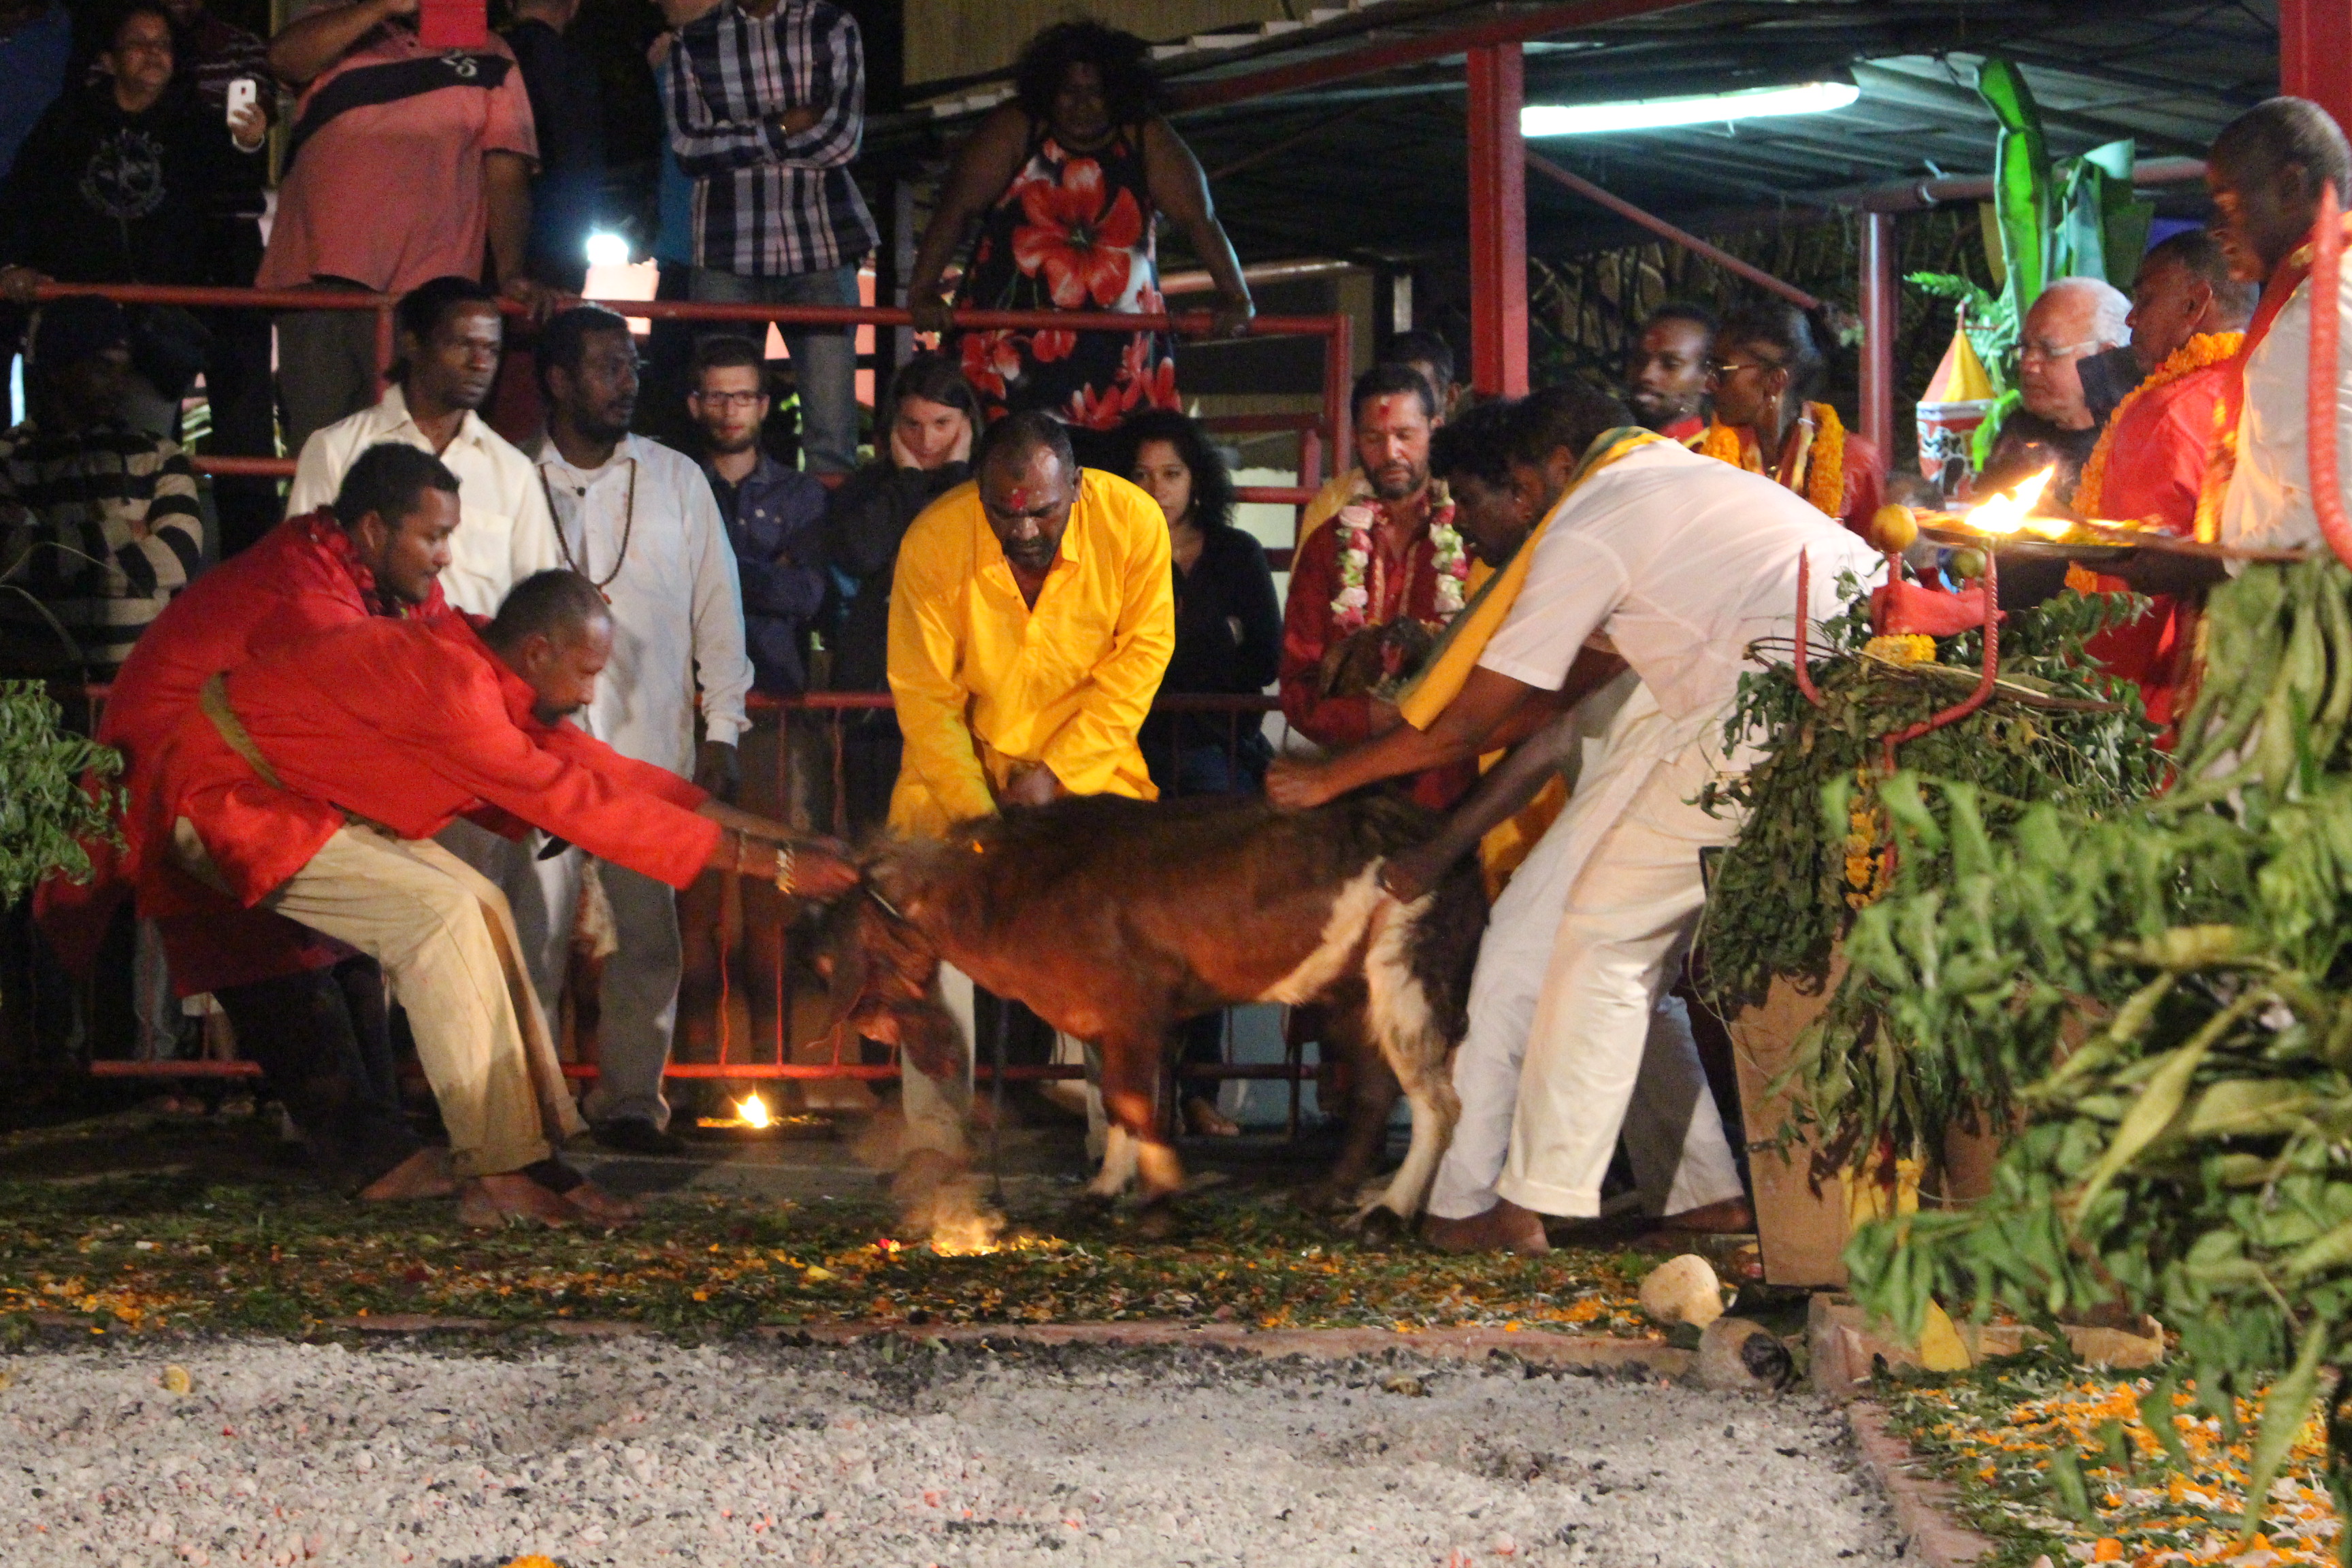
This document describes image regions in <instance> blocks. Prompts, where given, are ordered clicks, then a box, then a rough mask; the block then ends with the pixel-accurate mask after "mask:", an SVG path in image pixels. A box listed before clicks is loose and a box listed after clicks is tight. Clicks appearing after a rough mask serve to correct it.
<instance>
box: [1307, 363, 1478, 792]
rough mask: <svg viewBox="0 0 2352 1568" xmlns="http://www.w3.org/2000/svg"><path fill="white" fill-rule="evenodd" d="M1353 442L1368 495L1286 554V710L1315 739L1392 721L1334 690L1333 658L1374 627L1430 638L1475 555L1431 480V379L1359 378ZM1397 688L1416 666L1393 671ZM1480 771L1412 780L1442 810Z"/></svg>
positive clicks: (1385, 712)
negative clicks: (1407, 624) (1329, 666)
mask: <svg viewBox="0 0 2352 1568" xmlns="http://www.w3.org/2000/svg"><path fill="white" fill-rule="evenodd" d="M1354 413H1355V421H1356V452H1357V456H1358V457H1359V458H1360V459H1361V460H1362V463H1363V471H1364V477H1365V479H1367V480H1368V481H1369V482H1370V486H1371V494H1370V497H1368V498H1366V499H1364V500H1358V501H1355V502H1352V503H1350V504H1349V505H1348V506H1346V507H1344V508H1342V509H1341V510H1340V511H1339V515H1338V516H1336V517H1334V518H1333V519H1332V520H1331V523H1330V526H1329V527H1328V528H1318V529H1317V530H1316V531H1314V532H1313V533H1312V534H1310V535H1309V536H1308V537H1307V540H1306V542H1304V543H1302V544H1301V545H1300V546H1299V547H1298V553H1297V557H1296V559H1294V560H1293V561H1292V563H1291V567H1290V594H1289V600H1288V603H1287V605H1286V607H1285V609H1284V611H1283V624H1282V665H1281V681H1282V711H1283V716H1284V717H1285V718H1286V719H1288V720H1289V721H1290V725H1291V728H1293V729H1295V730H1297V731H1298V732H1299V733H1300V734H1302V735H1305V736H1306V737H1307V739H1308V740H1310V741H1313V742H1315V743H1316V744H1317V745H1318V746H1328V747H1332V748H1338V747H1342V746H1353V745H1358V744H1360V743H1361V742H1365V741H1367V740H1370V739H1371V738H1372V737H1374V736H1376V735H1382V734H1385V733H1387V732H1388V731H1391V730H1393V729H1394V728H1396V726H1397V723H1398V720H1397V710H1396V704H1395V703H1394V702H1392V701H1391V700H1388V699H1386V698H1383V697H1381V696H1380V695H1378V694H1377V689H1376V690H1374V691H1370V692H1355V691H1340V692H1335V691H1333V690H1332V689H1330V683H1329V681H1328V679H1327V677H1328V672H1327V671H1326V669H1325V668H1324V666H1325V663H1326V660H1327V656H1328V655H1329V654H1330V653H1331V652H1332V651H1333V650H1334V649H1335V648H1337V647H1339V645H1340V643H1342V642H1343V641H1345V640H1346V639H1347V638H1349V637H1353V636H1355V635H1356V634H1357V633H1359V632H1361V631H1364V630H1366V629H1367V628H1379V627H1381V626H1390V625H1392V624H1393V623H1396V622H1400V621H1414V622H1418V623H1419V624H1420V625H1421V626H1422V627H1423V629H1424V630H1425V631H1427V632H1428V633H1429V634H1430V636H1431V637H1435V636H1436V634H1437V633H1439V632H1442V631H1444V629H1445V625H1446V623H1447V622H1448V621H1450V620H1452V619H1453V618H1454V616H1455V615H1456V614H1457V613H1459V612H1460V610H1461V608H1462V604H1463V595H1464V585H1465V581H1466V579H1467V577H1468V575H1469V569H1470V560H1469V555H1468V552H1467V549H1466V547H1465V545H1464V543H1463V541H1462V535H1461V534H1460V532H1458V531H1456V530H1455V529H1454V507H1453V504H1452V502H1451V501H1449V500H1444V494H1443V491H1442V489H1439V488H1437V487H1435V486H1433V483H1432V481H1431V479H1430V474H1429V438H1430V431H1431V428H1432V426H1433V425H1434V424H1435V423H1436V421H1437V417H1438V415H1437V405H1436V399H1435V397H1434V396H1433V395H1432V393H1431V391H1430V386H1429V383H1428V382H1427V381H1426V380H1425V379H1424V378H1423V376H1422V374H1420V373H1419V372H1418V371H1416V370H1414V369H1413V368H1412V367H1411V366H1409V365H1402V364H1376V365H1374V366H1373V367H1372V368H1371V369H1370V370H1368V371H1366V372H1365V373H1364V374H1362V375H1360V376H1359V377H1358V378H1357V379H1356V385H1355V392H1354ZM1387 673H1388V675H1389V676H1390V677H1391V679H1389V680H1388V681H1386V682H1383V683H1381V684H1383V685H1386V686H1389V687H1391V688H1393V686H1395V685H1399V684H1402V678H1403V677H1406V676H1410V675H1412V673H1413V671H1412V669H1411V668H1399V669H1395V670H1390V671H1388V672H1387ZM1476 777H1477V770H1476V768H1475V765H1470V764H1463V765H1457V766H1454V767H1449V768H1443V769H1439V770H1437V771H1435V772H1433V773H1428V774H1426V775H1423V777H1421V778H1418V779H1416V780H1414V781H1413V788H1412V794H1413V798H1414V799H1415V800H1417V801H1419V802H1420V803H1421V804H1422V805H1426V806H1428V807H1430V808H1431V809H1432V810H1441V811H1442V810H1444V808H1445V807H1447V806H1449V805H1452V804H1453V803H1454V801H1455V800H1456V799H1458V798H1459V797H1460V796H1461V795H1462V794H1463V792H1464V791H1465V790H1466V789H1468V788H1469V787H1470V784H1471V782H1472V781H1473V780H1474V779H1475V778H1476Z"/></svg>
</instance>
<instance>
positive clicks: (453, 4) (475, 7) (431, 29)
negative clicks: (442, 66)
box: [416, 0, 490, 49]
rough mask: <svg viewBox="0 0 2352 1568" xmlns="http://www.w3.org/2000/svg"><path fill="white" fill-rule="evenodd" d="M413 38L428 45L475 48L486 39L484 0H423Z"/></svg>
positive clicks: (431, 47)
mask: <svg viewBox="0 0 2352 1568" xmlns="http://www.w3.org/2000/svg"><path fill="white" fill-rule="evenodd" d="M416 40H417V42H419V43H421V44H423V45H424V46H425V47H426V48H429V49H478V48H481V47H484V46H486V45H488V43H489V41H490V22H489V6H488V0H423V3H422V4H421V5H418V6H417V8H416Z"/></svg>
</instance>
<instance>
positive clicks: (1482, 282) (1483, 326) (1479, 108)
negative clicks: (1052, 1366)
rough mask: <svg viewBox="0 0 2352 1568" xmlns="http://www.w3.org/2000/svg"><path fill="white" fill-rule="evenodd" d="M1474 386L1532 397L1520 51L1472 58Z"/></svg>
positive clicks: (1477, 53)
mask: <svg viewBox="0 0 2352 1568" xmlns="http://www.w3.org/2000/svg"><path fill="white" fill-rule="evenodd" d="M1469 61H1470V379H1471V384H1472V385H1474V386H1475V387H1476V388H1477V389H1478V390H1479V391H1480V392H1482V393H1484V394H1486V395H1487V396H1490V397H1496V396H1500V397H1517V396H1519V395H1522V394H1523V393H1525V392H1526V391H1527V389H1528V167H1527V145H1526V143H1525V142H1522V141H1521V140H1520V137H1519V109H1520V106H1521V105H1522V104H1523V103H1525V102H1526V100H1527V86H1526V71H1525V68H1524V62H1523V60H1522V58H1521V55H1520V49H1519V46H1518V45H1517V44H1516V43H1509V44H1497V45H1495V46H1492V47H1484V48H1475V49H1472V50H1471V51H1470V57H1469Z"/></svg>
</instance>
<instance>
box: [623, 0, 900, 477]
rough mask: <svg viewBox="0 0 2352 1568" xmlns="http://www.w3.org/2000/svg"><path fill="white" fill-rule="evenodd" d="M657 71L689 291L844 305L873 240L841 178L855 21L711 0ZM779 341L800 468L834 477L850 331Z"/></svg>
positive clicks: (852, 110)
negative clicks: (680, 181) (687, 252)
mask: <svg viewBox="0 0 2352 1568" xmlns="http://www.w3.org/2000/svg"><path fill="white" fill-rule="evenodd" d="M664 68H665V75H666V77H667V84H666V85H667V92H666V94H665V102H666V105H667V114H668V119H669V136H670V145H671V147H672V148H673V149H675V150H676V152H677V161H678V163H679V166H680V167H682V168H683V169H684V170H685V171H686V172H687V173H688V174H691V175H693V176H694V229H695V236H694V283H693V296H694V298H695V299H697V300H721V301H727V302H730V303H740V302H746V301H761V302H768V303H774V304H788V305H855V304H856V303H857V302H858V300H857V264H858V263H859V261H861V260H862V259H864V258H865V256H866V252H867V251H869V250H871V249H873V248H874V244H875V230H874V219H873V218H872V216H869V215H868V214H867V212H866V201H865V198H864V197H863V196H861V195H859V194H858V191H857V183H856V181H855V180H853V179H852V178H851V177H850V174H849V164H850V161H851V160H852V159H854V158H856V156H857V148H858V143H859V142H861V141H862V140H863V139H864V136H865V132H866V65H865V54H864V50H863V48H862V47H861V46H860V44H859V41H858V36H857V24H856V22H855V21H853V20H852V19H851V18H850V16H848V14H847V13H846V12H845V11H843V10H841V9H840V8H839V7H838V6H835V5H829V4H827V3H826V0H723V3H722V4H720V5H719V6H718V7H717V8H716V9H715V10H712V11H710V12H709V13H707V14H705V15H704V16H699V17H698V18H696V19H695V20H694V21H691V22H688V24H686V26H683V27H681V28H680V29H679V30H678V35H677V46H676V47H674V48H672V49H671V50H670V53H669V58H668V59H667V61H666V62H665V67H664ZM719 330H720V331H740V328H734V327H731V326H725V325H722V326H721V327H720V328H719ZM783 337H784V342H785V346H786V347H787V348H788V349H789V350H790V351H791V353H792V357H793V370H794V372H795V373H796V374H797V379H798V381H799V384H800V402H801V450H802V453H803V461H804V464H805V466H806V467H808V468H812V469H819V470H825V469H829V470H832V471H834V472H836V473H847V472H848V471H849V470H850V469H851V468H854V467H855V466H856V455H857V404H856V371H857V355H856V342H855V339H854V338H853V337H852V336H851V334H850V333H849V332H848V331H846V330H844V329H824V328H810V327H787V328H784V329H783Z"/></svg>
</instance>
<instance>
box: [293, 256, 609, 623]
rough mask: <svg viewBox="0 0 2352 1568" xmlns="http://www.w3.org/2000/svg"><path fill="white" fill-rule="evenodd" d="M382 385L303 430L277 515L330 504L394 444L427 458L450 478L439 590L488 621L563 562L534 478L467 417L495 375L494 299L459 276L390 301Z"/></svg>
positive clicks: (501, 324)
mask: <svg viewBox="0 0 2352 1568" xmlns="http://www.w3.org/2000/svg"><path fill="white" fill-rule="evenodd" d="M397 324H398V336H397V339H396V346H397V348H398V351H399V358H398V359H397V361H396V362H395V363H394V366H393V384H392V386H391V387H390V388H389V389H387V390H386V391H385V393H384V395H383V398H382V400H381V401H379V402H378V403H377V404H376V405H375V406H374V407H373V408H362V410H360V411H359V412H358V413H357V414H354V415H352V416H350V417H349V418H347V419H339V420H337V421H336V422H335V423H334V424H332V425H330V426H326V427H325V428H324V429H321V430H317V431H314V432H312V434H311V436H310V439H309V440H307V441H305V442H303V443H302V452H301V456H300V457H299V458H298V459H297V460H296V463H295V467H294V488H293V489H292V491H291V492H290V493H289V495H288V496H287V498H286V508H287V513H286V514H287V515H288V516H289V517H300V516H301V515H303V514H304V513H305V512H310V511H316V510H318V509H319V508H320V507H322V506H324V505H326V504H327V503H328V502H329V501H331V500H334V499H335V492H336V491H337V490H338V489H341V487H342V482H343V476H344V475H345V474H346V473H348V472H350V471H351V466H352V463H354V462H356V461H358V459H359V455H360V454H361V453H362V452H364V451H366V450H367V449H368V448H369V447H373V446H376V445H377V444H379V443H381V442H385V441H397V442H400V443H402V444H403V445H405V446H410V447H416V448H417V449H418V450H419V451H425V452H430V453H432V454H433V455H434V456H435V457H436V458H440V459H441V461H442V463H443V464H444V465H445V466H446V467H447V468H448V469H449V471H450V472H451V473H453V474H455V475H457V486H458V489H457V518H458V521H457V532H455V533H453V534H451V535H450V536H449V552H450V561H449V565H448V568H447V570H446V571H444V572H443V573H442V574H441V591H442V592H443V593H445V594H446V595H448V596H449V602H450V603H451V604H453V605H457V607H458V608H459V609H461V610H468V611H471V612H472V613H473V614H475V615H478V616H494V615H496V614H498V609H499V602H500V601H501V600H503V599H504V598H505V597H506V596H507V590H508V589H509V588H511V587H513V586H514V585H515V584H517V583H520V582H521V581H522V580H523V579H524V578H525V577H528V576H530V574H532V573H534V572H544V571H546V570H547V569H548V568H549V567H551V566H561V565H562V564H563V557H562V554H560V553H559V552H558V551H557V549H556V543H555V526H554V524H553V523H552V522H551V521H549V519H548V514H547V500H546V498H545V497H544V496H543V495H542V494H541V490H540V486H539V476H538V474H537V473H536V472H534V471H533V469H532V468H531V464H530V458H526V457H524V456H523V455H522V453H520V451H518V450H516V449H515V447H513V446H511V445H510V444H509V443H508V441H507V440H506V438H505V437H502V436H500V435H499V433H498V432H497V431H495V430H493V429H491V428H490V427H489V426H488V425H486V424H484V423H483V421H482V416H481V415H480V414H479V413H478V412H477V411H478V409H479V408H480V407H481V406H482V405H483V403H484V402H485V401H487V400H488V397H489V395H490V384H491V383H492V382H494V381H496V380H497V379H498V374H499V353H500V352H501V350H502V348H503V346H504V342H505V331H506V327H505V321H504V320H503V318H501V317H500V315H499V304H498V296H497V295H496V294H494V293H492V292H491V291H490V290H489V289H487V288H485V287H483V286H482V285H481V284H479V283H477V282H475V281H474V280H473V279H469V278H436V279H432V280H431V281H430V282H427V283H422V284H419V285H418V286H417V287H416V288H415V289H411V290H410V291H409V292H408V293H407V294H405V295H404V296H403V297H402V299H401V301H400V306H399V316H398V323H397Z"/></svg>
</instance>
